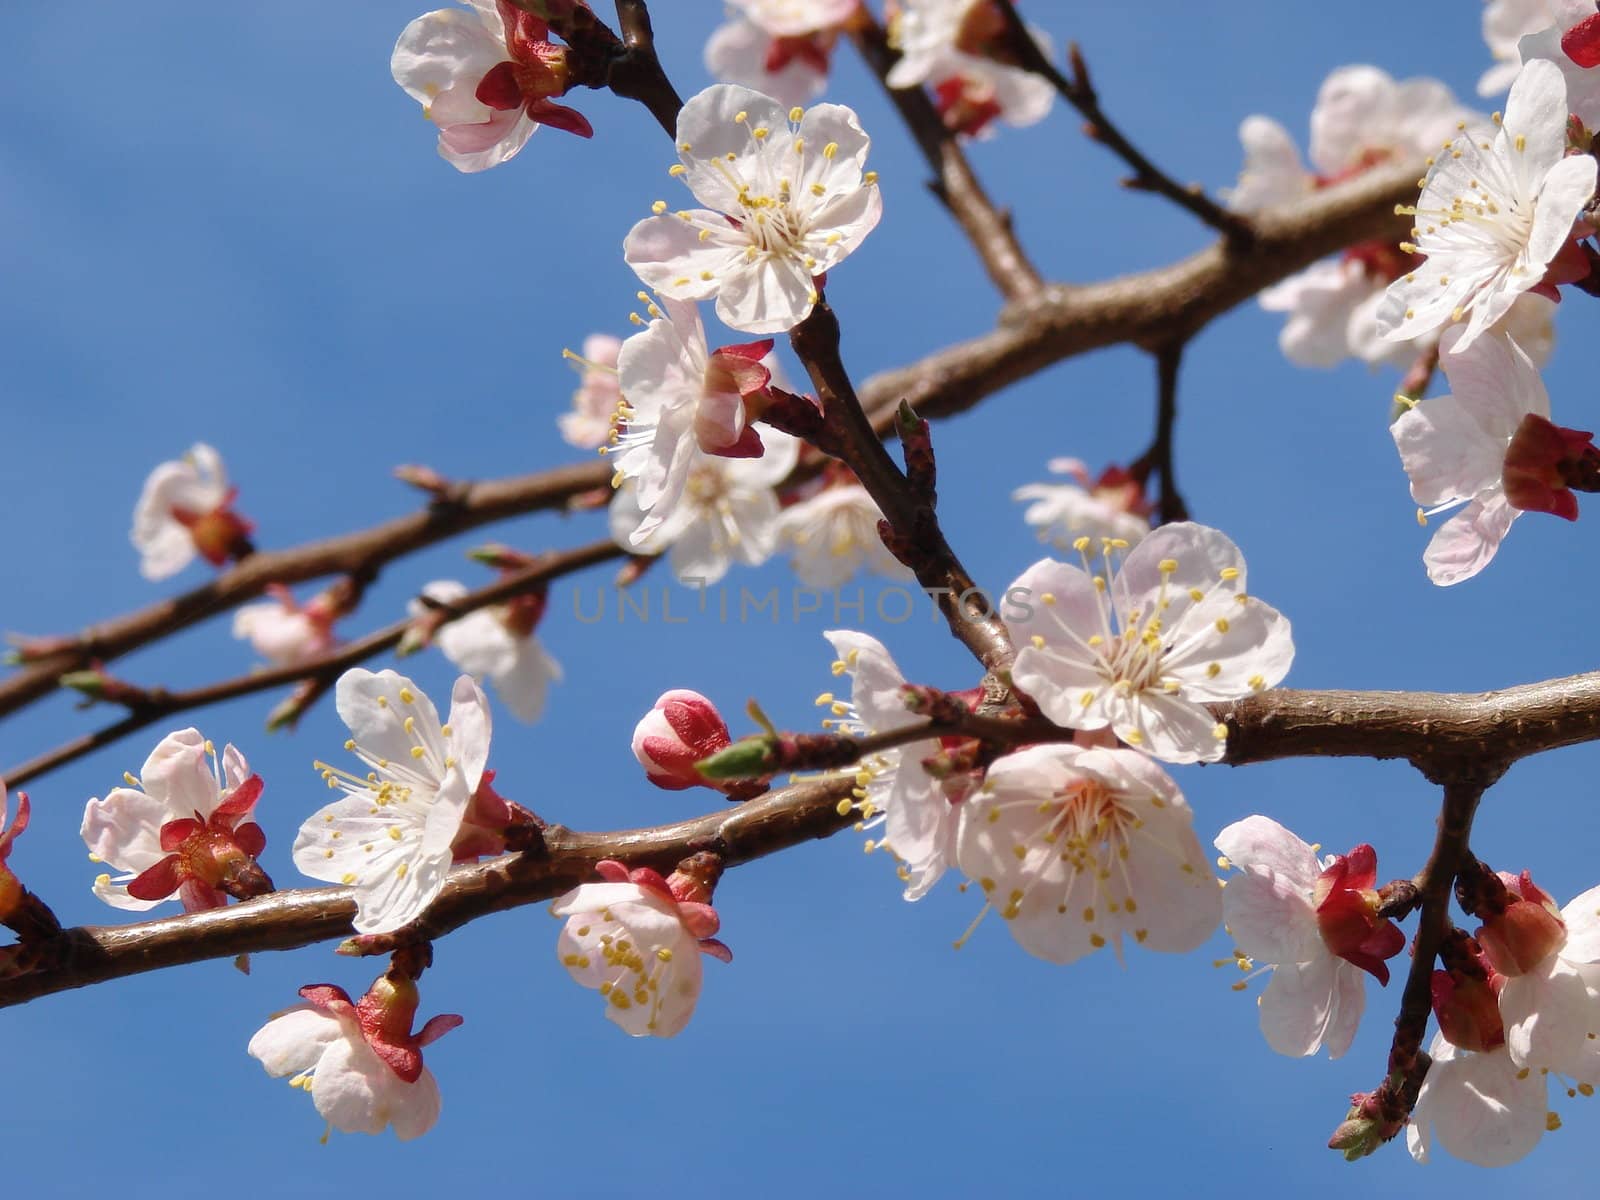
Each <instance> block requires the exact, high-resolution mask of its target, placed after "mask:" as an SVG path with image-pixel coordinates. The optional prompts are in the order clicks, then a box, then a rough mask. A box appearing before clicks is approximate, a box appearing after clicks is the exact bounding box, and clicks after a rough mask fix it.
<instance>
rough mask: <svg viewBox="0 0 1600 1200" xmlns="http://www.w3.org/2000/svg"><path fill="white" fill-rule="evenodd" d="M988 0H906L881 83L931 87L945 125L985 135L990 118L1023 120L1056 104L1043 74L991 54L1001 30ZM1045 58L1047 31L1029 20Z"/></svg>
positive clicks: (893, 29) (1048, 54)
mask: <svg viewBox="0 0 1600 1200" xmlns="http://www.w3.org/2000/svg"><path fill="white" fill-rule="evenodd" d="M1004 29H1005V26H1004V23H1003V21H1002V19H1001V18H1000V16H999V14H998V13H997V12H996V11H995V9H994V6H993V4H992V2H991V0H904V4H903V5H902V7H901V9H900V11H899V12H898V14H897V15H896V17H895V19H894V21H893V23H892V25H891V31H890V33H891V38H892V40H893V41H894V43H895V45H896V47H897V48H898V49H899V50H900V58H899V59H898V60H897V61H896V62H895V64H894V66H893V67H891V68H890V69H889V74H888V75H887V76H886V78H885V82H886V83H887V84H888V85H889V86H890V87H892V88H912V87H921V86H922V85H923V84H928V85H930V86H932V88H933V89H934V101H935V104H936V105H937V106H938V108H939V112H940V115H941V116H942V117H944V119H945V123H946V125H948V126H949V127H950V128H952V129H954V130H956V131H957V132H959V133H966V134H971V135H976V136H987V135H988V134H989V133H991V132H992V125H991V122H992V121H993V120H994V119H995V118H999V119H1000V120H1003V121H1005V122H1006V123H1007V124H1008V125H1013V126H1017V127H1023V126H1027V125H1032V124H1034V123H1036V122H1038V121H1042V120H1043V119H1044V118H1045V117H1046V116H1048V115H1049V112H1050V107H1051V105H1052V104H1054V103H1055V87H1054V85H1053V84H1051V82H1050V81H1049V80H1048V79H1045V78H1044V77H1043V76H1040V75H1036V74H1034V73H1033V72H1032V71H1026V70H1023V69H1022V68H1021V67H1017V66H1014V65H1012V64H1011V63H1009V62H1003V61H1000V60H999V59H998V58H994V57H990V56H989V55H988V53H987V51H988V50H990V49H994V48H996V47H995V43H996V41H997V40H998V39H999V38H1000V37H1001V35H1002V34H1003V33H1004ZM1028 35H1029V36H1030V37H1031V38H1033V40H1034V41H1035V42H1036V43H1038V46H1039V49H1040V51H1041V52H1042V53H1043V54H1044V56H1045V57H1046V58H1051V57H1053V56H1054V53H1055V48H1054V46H1053V45H1052V44H1051V41H1050V38H1049V36H1048V35H1047V34H1046V33H1045V32H1044V31H1043V30H1042V29H1039V28H1036V27H1034V26H1031V25H1030V26H1028Z"/></svg>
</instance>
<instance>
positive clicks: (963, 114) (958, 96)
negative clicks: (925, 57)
mask: <svg viewBox="0 0 1600 1200" xmlns="http://www.w3.org/2000/svg"><path fill="white" fill-rule="evenodd" d="M933 92H934V106H935V107H936V108H937V109H938V110H939V116H940V118H941V119H942V120H943V121H944V127H945V128H946V129H948V130H950V131H951V132H952V133H964V134H966V135H967V136H968V137H974V136H976V135H977V134H979V133H982V132H983V131H984V130H985V129H986V128H988V126H989V123H990V122H991V121H993V120H994V119H995V118H996V117H998V116H999V115H1000V111H1001V110H1000V101H999V100H998V99H996V98H995V94H994V91H993V90H992V89H987V88H983V87H978V86H974V85H973V82H972V80H970V79H968V78H966V77H965V76H962V75H956V76H952V77H951V78H949V79H941V80H940V81H939V82H938V83H936V84H935V85H934V88H933Z"/></svg>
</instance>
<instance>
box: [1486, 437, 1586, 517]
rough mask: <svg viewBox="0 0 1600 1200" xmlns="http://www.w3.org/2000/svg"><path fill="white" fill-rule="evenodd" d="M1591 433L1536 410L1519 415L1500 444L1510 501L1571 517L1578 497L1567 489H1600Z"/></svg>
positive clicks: (1517, 505)
mask: <svg viewBox="0 0 1600 1200" xmlns="http://www.w3.org/2000/svg"><path fill="white" fill-rule="evenodd" d="M1593 437H1594V435H1593V434H1591V433H1586V432H1583V431H1581V430H1577V429H1566V428H1563V427H1562V426H1560V425H1556V424H1553V423H1552V422H1550V421H1547V420H1546V419H1545V418H1544V417H1541V416H1539V415H1538V414H1536V413H1529V414H1528V415H1527V416H1525V417H1523V418H1522V424H1521V425H1519V426H1517V432H1516V433H1515V434H1513V435H1512V437H1511V444H1510V445H1509V446H1507V447H1506V461H1505V467H1504V469H1503V473H1502V475H1501V482H1502V485H1503V486H1504V488H1505V493H1506V499H1507V500H1508V501H1509V502H1510V503H1511V505H1512V507H1514V508H1520V509H1522V510H1523V511H1525V512H1547V513H1553V514H1554V515H1556V516H1558V517H1562V518H1565V519H1566V520H1568V521H1576V520H1577V519H1578V498H1577V497H1576V496H1575V495H1573V490H1574V489H1576V490H1578V491H1583V492H1595V491H1600V449H1597V448H1596V447H1595V445H1594V442H1593V440H1592V439H1593Z"/></svg>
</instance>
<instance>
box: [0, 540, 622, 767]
mask: <svg viewBox="0 0 1600 1200" xmlns="http://www.w3.org/2000/svg"><path fill="white" fill-rule="evenodd" d="M625 553H626V552H625V551H623V550H622V549H620V548H619V547H618V546H616V545H615V544H614V543H612V542H610V541H603V542H592V543H590V544H589V545H587V546H580V547H579V548H577V549H575V550H563V551H560V552H558V553H555V554H552V555H549V556H547V557H545V558H542V559H540V560H539V561H538V562H536V563H535V564H533V565H532V566H530V567H527V568H525V569H523V570H521V571H516V572H513V573H511V574H508V575H506V576H505V577H504V578H501V579H498V580H496V581H495V582H494V583H491V584H488V585H486V586H484V587H481V588H478V589H477V590H476V591H473V592H468V593H467V594H466V595H465V596H462V597H461V598H460V599H459V600H453V601H451V602H450V603H449V604H445V605H440V606H439V607H442V608H445V609H447V610H448V611H449V613H450V614H451V619H454V618H455V617H460V616H465V615H466V614H467V613H469V612H474V611H476V610H477V609H480V608H485V607H487V606H489V605H491V604H499V603H501V602H503V601H506V600H510V599H511V598H513V597H515V596H520V595H523V594H524V593H526V592H529V591H533V590H535V589H536V588H539V587H543V586H544V585H545V584H547V583H549V582H550V581H551V580H553V579H558V578H560V577H561V576H563V575H569V574H571V573H573V572H574V571H580V570H583V569H584V568H585V567H591V566H594V565H595V564H596V563H602V562H608V561H610V560H612V559H616V558H622V557H623V556H624V555H625ZM411 624H412V619H411V618H409V617H408V618H406V619H405V620H403V621H396V622H395V623H394V624H392V625H388V626H385V627H384V628H383V629H379V630H377V631H376V632H373V633H369V634H368V635H367V636H366V637H364V638H361V639H360V640H358V641H354V642H349V643H347V644H345V645H343V646H340V647H339V648H338V649H337V650H334V651H332V652H331V653H328V654H325V655H323V656H322V657H320V658H316V659H313V660H311V661H310V662H304V663H297V664H295V665H293V666H288V667H276V668H273V669H271V670H266V671H252V672H250V673H249V674H247V675H240V676H238V677H236V678H234V679H225V680H222V681H221V682H220V683H213V684H208V685H206V686H205V687H198V688H191V689H189V690H188V691H169V690H167V689H166V688H149V689H144V688H130V689H127V691H128V695H127V698H126V699H122V700H120V701H119V702H120V703H123V704H125V705H126V706H127V707H128V710H129V711H128V714H127V715H126V716H125V717H123V718H122V719H121V720H120V721H116V722H114V723H113V724H110V725H107V726H105V727H104V728H102V729H97V730H94V731H93V732H91V733H86V734H84V735H82V736H81V737H77V738H74V739H72V740H71V741H69V742H66V743H63V744H62V745H60V746H57V747H56V748H55V749H53V750H50V751H48V752H46V753H44V754H41V755H39V756H38V757H37V758H34V759H31V760H29V761H28V762H25V763H23V764H22V765H21V766H17V767H13V768H12V769H11V770H9V771H7V772H6V773H5V774H4V775H0V778H3V779H6V780H7V781H8V782H10V783H11V784H13V785H18V784H22V783H26V782H28V781H29V780H32V779H37V778H38V777H39V776H40V775H43V774H44V773H45V772H47V771H53V770H55V769H56V768H57V767H60V766H62V765H64V764H65V763H69V762H72V761H73V760H74V759H78V758H82V757H83V756H84V755H85V754H88V753H89V752H90V751H93V750H98V749H99V748H100V747H102V746H109V745H111V744H112V743H114V742H118V741H120V740H121V739H123V738H124V737H127V736H128V735H129V734H130V733H134V732H135V731H137V730H140V729H144V728H145V727H146V726H149V725H153V724H154V723H155V722H157V721H160V720H163V719H164V718H166V717H170V716H172V715H173V714H174V713H180V712H185V711H187V710H189V709H195V708H203V707H205V706H206V705H209V704H218V703H220V702H222V701H224V700H232V699H234V698H235V697H237V696H249V695H253V694H254V693H256V692H264V691H268V690H269V689H271V688H276V687H283V686H285V685H287V684H292V683H305V682H313V683H315V684H317V685H320V687H321V689H322V690H326V688H327V687H328V686H329V685H330V684H331V683H332V682H333V681H334V680H335V679H336V678H338V676H339V675H340V674H341V673H342V672H344V671H345V670H347V669H348V668H350V667H353V666H356V665H357V664H358V663H362V662H365V661H366V660H367V659H369V658H372V657H373V656H374V655H377V654H381V653H383V652H384V651H385V650H389V649H392V648H393V647H394V646H396V645H398V644H399V642H400V639H401V638H402V637H404V636H405V632H406V630H407V629H409V628H410V627H411ZM119 691H120V689H119ZM310 699H311V698H309V697H308V699H307V701H306V703H304V704H302V706H301V708H302V711H303V710H304V708H305V707H309V700H310Z"/></svg>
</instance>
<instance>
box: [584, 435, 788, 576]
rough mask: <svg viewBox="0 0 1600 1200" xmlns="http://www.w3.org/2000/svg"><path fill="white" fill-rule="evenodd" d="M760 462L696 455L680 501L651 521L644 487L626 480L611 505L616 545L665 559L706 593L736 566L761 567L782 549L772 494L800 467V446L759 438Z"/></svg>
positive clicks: (654, 512)
mask: <svg viewBox="0 0 1600 1200" xmlns="http://www.w3.org/2000/svg"><path fill="white" fill-rule="evenodd" d="M762 438H763V440H764V441H765V443H766V453H765V454H763V455H762V456H761V457H760V458H717V457H713V456H712V455H709V454H706V453H704V452H703V451H701V450H699V449H697V448H693V447H691V449H690V452H689V459H688V461H689V466H688V469H687V470H686V472H685V479H684V485H683V490H682V493H681V495H680V496H679V497H678V498H677V500H676V501H675V502H673V503H671V504H670V506H669V504H668V503H667V502H666V501H658V502H657V504H656V505H655V507H654V508H652V509H651V510H650V512H649V514H648V515H647V514H646V513H645V511H644V509H643V506H642V505H641V504H640V502H639V493H640V487H639V486H638V485H635V484H634V482H633V481H632V480H628V481H626V482H624V483H623V485H622V486H621V487H620V488H618V489H617V494H616V495H615V496H613V497H612V499H611V512H610V523H611V537H612V540H613V541H615V542H616V543H617V545H619V546H623V547H626V548H628V549H631V550H633V551H635V552H637V553H640V554H660V553H662V552H663V551H666V552H668V558H667V561H668V563H669V564H670V565H671V567H672V573H673V574H674V575H676V576H677V577H678V578H679V579H680V580H683V581H684V582H693V583H695V584H697V585H698V586H701V587H708V586H710V585H711V584H713V583H715V582H717V580H719V579H721V578H722V577H723V576H724V575H726V574H727V573H728V568H729V567H730V566H732V565H733V564H734V563H735V562H739V563H743V564H745V565H746V566H757V565H759V564H761V563H763V562H765V561H766V560H767V559H769V558H771V557H772V555H773V553H774V552H775V551H776V550H777V547H778V529H779V520H780V518H781V516H782V513H781V510H780V508H779V506H778V497H777V493H776V492H775V491H774V490H773V489H774V488H775V487H776V486H777V485H778V484H779V483H781V482H783V480H784V479H786V478H788V476H789V473H790V472H791V471H792V470H794V465H795V463H796V462H797V461H799V457H800V444H799V442H798V440H797V439H795V438H792V437H790V436H789V435H788V434H786V433H780V432H779V431H777V430H767V431H765V432H764V433H763V435H762Z"/></svg>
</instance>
